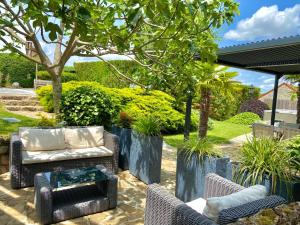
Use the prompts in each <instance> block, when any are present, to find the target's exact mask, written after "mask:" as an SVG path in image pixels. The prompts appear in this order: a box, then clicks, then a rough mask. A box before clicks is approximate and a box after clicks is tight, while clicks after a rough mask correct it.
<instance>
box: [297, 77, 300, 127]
mask: <svg viewBox="0 0 300 225" xmlns="http://www.w3.org/2000/svg"><path fill="white" fill-rule="evenodd" d="M297 123H298V124H300V82H298V91H297Z"/></svg>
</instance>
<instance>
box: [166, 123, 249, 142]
mask: <svg viewBox="0 0 300 225" xmlns="http://www.w3.org/2000/svg"><path fill="white" fill-rule="evenodd" d="M250 131H251V129H250V127H249V126H248V125H240V124H233V123H228V122H224V121H214V128H213V129H212V130H209V131H208V139H209V140H210V141H211V142H213V143H214V144H225V143H229V140H230V139H232V138H234V137H237V136H239V135H242V134H246V133H249V132H250ZM190 138H191V139H195V138H197V132H192V133H191V136H190ZM164 140H165V141H166V142H167V144H169V145H172V146H174V147H178V145H179V144H180V143H182V140H183V135H182V134H178V135H167V136H164Z"/></svg>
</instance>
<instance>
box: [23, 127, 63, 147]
mask: <svg viewBox="0 0 300 225" xmlns="http://www.w3.org/2000/svg"><path fill="white" fill-rule="evenodd" d="M19 135H20V138H21V141H22V144H23V149H24V150H27V151H48V150H59V149H65V148H66V144H65V139H64V132H63V128H57V129H56V128H55V129H41V128H24V127H23V128H20V129H19Z"/></svg>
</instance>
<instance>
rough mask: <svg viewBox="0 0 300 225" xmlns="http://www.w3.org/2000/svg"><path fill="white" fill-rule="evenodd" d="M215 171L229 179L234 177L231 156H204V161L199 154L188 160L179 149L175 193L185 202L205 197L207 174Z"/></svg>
mask: <svg viewBox="0 0 300 225" xmlns="http://www.w3.org/2000/svg"><path fill="white" fill-rule="evenodd" d="M208 173H215V174H218V175H220V176H221V177H225V178H227V179H231V178H232V165H231V162H230V159H229V158H214V157H204V159H203V160H202V161H200V160H199V158H198V156H197V155H195V154H194V155H192V157H191V158H190V159H189V161H187V159H186V157H185V155H184V154H183V153H182V152H181V151H177V169H176V189H175V195H176V197H177V198H179V199H180V200H182V201H183V202H189V201H192V200H195V199H197V198H200V197H203V195H204V185H205V176H206V175H207V174H208Z"/></svg>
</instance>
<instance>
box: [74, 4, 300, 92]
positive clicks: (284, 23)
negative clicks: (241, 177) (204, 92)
mask: <svg viewBox="0 0 300 225" xmlns="http://www.w3.org/2000/svg"><path fill="white" fill-rule="evenodd" d="M237 2H239V3H240V15H239V16H236V17H235V19H234V22H233V23H232V24H230V25H229V26H228V25H224V26H223V27H222V28H221V29H220V30H219V31H218V36H219V37H220V41H219V46H220V47H224V46H230V45H236V44H243V43H247V42H253V41H259V40H263V39H270V38H278V37H283V36H290V35H296V34H300V1H299V0H237ZM105 58H106V59H116V58H117V59H119V58H120V57H118V56H114V55H110V56H107V57H105ZM87 60H91V59H82V58H79V57H72V58H71V60H70V61H69V62H68V65H72V64H73V62H74V61H87ZM232 70H235V71H238V72H239V76H238V77H237V78H236V79H237V80H238V81H241V82H242V83H244V84H249V85H250V84H253V85H255V86H257V87H260V88H261V90H262V92H265V91H268V90H270V89H272V88H273V83H274V76H272V75H269V74H262V73H255V72H251V71H247V70H240V69H235V68H234V69H232Z"/></svg>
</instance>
